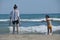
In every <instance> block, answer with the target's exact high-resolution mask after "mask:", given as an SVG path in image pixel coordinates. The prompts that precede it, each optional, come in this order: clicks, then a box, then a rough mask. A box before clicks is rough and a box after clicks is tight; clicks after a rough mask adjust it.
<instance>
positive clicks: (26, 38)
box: [0, 34, 60, 40]
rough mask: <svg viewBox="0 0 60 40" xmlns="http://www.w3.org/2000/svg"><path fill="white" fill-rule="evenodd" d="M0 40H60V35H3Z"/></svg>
mask: <svg viewBox="0 0 60 40" xmlns="http://www.w3.org/2000/svg"><path fill="white" fill-rule="evenodd" d="M0 40H60V35H59V34H54V35H41V34H23V35H19V34H18V35H17V34H3V35H0Z"/></svg>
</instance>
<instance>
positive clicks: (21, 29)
mask: <svg viewBox="0 0 60 40" xmlns="http://www.w3.org/2000/svg"><path fill="white" fill-rule="evenodd" d="M52 30H53V32H54V31H57V30H60V26H52ZM9 31H10V33H12V32H13V27H11V26H10V27H9ZM15 31H16V28H15ZM19 32H22V33H31V32H32V33H47V26H46V25H40V26H30V27H19Z"/></svg>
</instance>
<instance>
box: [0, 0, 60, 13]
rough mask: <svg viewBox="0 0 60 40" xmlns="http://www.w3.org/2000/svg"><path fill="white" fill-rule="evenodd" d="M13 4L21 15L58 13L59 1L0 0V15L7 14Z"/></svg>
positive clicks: (59, 9) (59, 10) (59, 8)
mask: <svg viewBox="0 0 60 40" xmlns="http://www.w3.org/2000/svg"><path fill="white" fill-rule="evenodd" d="M14 4H17V6H18V9H19V12H20V13H21V14H36V13H38V14H40V13H60V0H0V14H9V13H10V12H11V11H12V10H13V6H14Z"/></svg>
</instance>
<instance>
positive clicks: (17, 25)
mask: <svg viewBox="0 0 60 40" xmlns="http://www.w3.org/2000/svg"><path fill="white" fill-rule="evenodd" d="M18 27H19V24H16V29H17V34H18Z"/></svg>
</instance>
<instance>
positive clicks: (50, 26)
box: [46, 15, 52, 35]
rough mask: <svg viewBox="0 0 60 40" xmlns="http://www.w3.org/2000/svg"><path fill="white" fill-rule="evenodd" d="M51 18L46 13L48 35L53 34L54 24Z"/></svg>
mask: <svg viewBox="0 0 60 40" xmlns="http://www.w3.org/2000/svg"><path fill="white" fill-rule="evenodd" d="M49 18H50V17H49V16H48V15H46V22H47V30H48V35H51V34H52V24H51V20H50V19H49Z"/></svg>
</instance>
